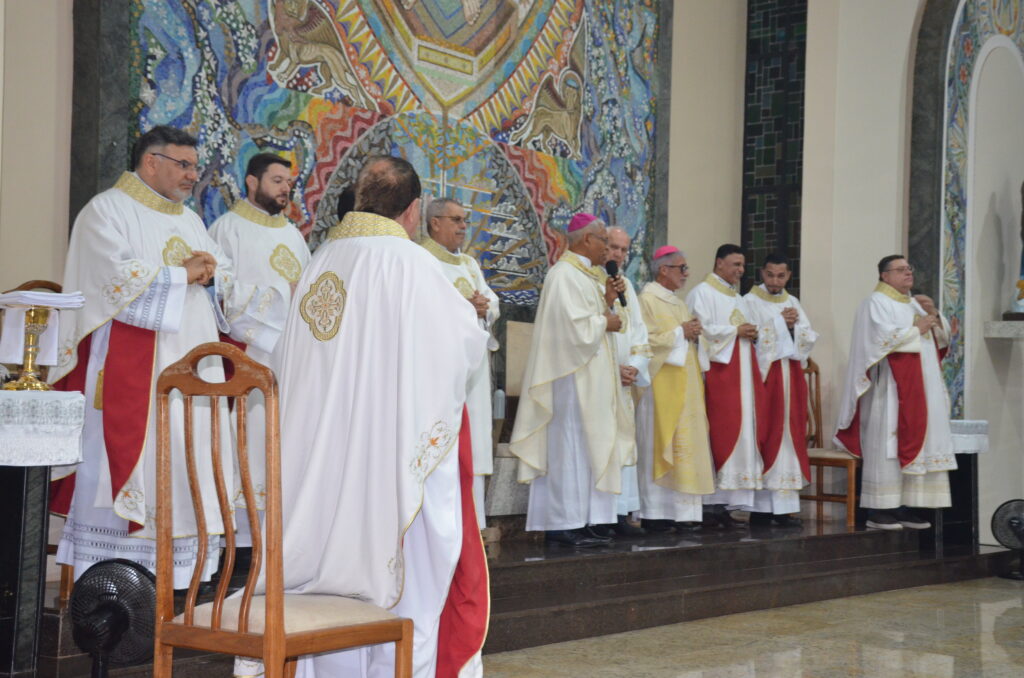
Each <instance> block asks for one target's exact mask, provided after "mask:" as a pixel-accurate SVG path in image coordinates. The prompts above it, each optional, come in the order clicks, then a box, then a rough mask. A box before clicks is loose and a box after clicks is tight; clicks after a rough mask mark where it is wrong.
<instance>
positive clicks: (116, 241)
mask: <svg viewBox="0 0 1024 678" xmlns="http://www.w3.org/2000/svg"><path fill="white" fill-rule="evenodd" d="M195 145H196V141H195V139H194V138H193V137H191V136H190V135H188V134H186V133H185V132H182V131H181V130H177V129H173V128H170V127H156V128H154V129H152V130H150V131H149V132H147V133H145V134H144V135H142V137H140V139H139V141H138V143H137V144H136V147H135V150H134V151H133V155H132V158H133V166H134V171H133V172H125V173H124V174H122V175H121V178H120V179H118V181H117V183H116V184H115V185H114V187H113V188H111V189H109V190H106V191H104V192H103V193H100V194H99V195H97V196H96V197H94V198H93V199H92V200H90V201H89V203H88V204H86V206H85V207H84V208H82V211H81V212H80V213H79V215H78V218H77V219H75V225H74V228H73V230H72V232H71V241H70V244H69V247H68V255H67V265H66V267H65V272H64V289H66V290H81V291H82V292H83V293H84V295H85V306H84V307H83V308H82V309H81V310H79V311H78V312H76V313H75V314H73V315H72V316H71V317H72V318H73V319H74V320H73V322H66V323H62V324H61V326H60V355H59V364H58V366H57V367H56V368H55V369H52V370H51V371H50V379H51V381H54V382H57V388H62V389H66V390H80V391H82V392H84V393H85V397H86V403H87V407H86V414H85V426H84V430H83V461H82V463H81V464H78V465H77V466H76V467H68V468H55V469H54V472H53V477H54V479H55V482H54V487H53V490H52V493H51V497H52V499H51V510H53V511H54V512H55V513H58V514H63V515H66V516H67V522H66V523H65V526H64V533H63V535H62V536H61V540H60V544H59V546H58V550H57V562H59V563H63V564H67V565H72V566H74V569H75V575H76V577H77V576H80V575H81V574H82V573H83V572H84V571H85V570H86V569H88V567H89V566H90V565H92V564H94V563H96V562H98V561H101V560H106V559H109V558H128V559H129V560H133V561H135V562H137V563H140V564H141V565H143V566H145V567H147V568H149V569H150V570H154V571H155V568H156V553H155V541H154V539H155V527H154V518H155V515H156V503H155V502H156V459H155V452H156V433H155V430H156V409H155V408H154V407H153V404H154V400H155V398H154V388H155V385H156V379H157V377H158V376H159V374H160V372H161V371H162V370H163V369H164V368H165V367H167V366H168V365H169V364H171V363H172V362H175V361H177V360H178V359H180V358H181V357H183V356H184V355H185V354H186V353H187V352H188V351H190V350H191V349H193V348H194V347H196V346H197V345H199V344H202V343H205V342H209V341H217V339H218V333H219V331H225V330H227V324H226V323H224V319H223V315H222V314H221V310H220V308H219V304H220V303H221V302H225V303H231V302H232V299H233V294H235V293H246V296H247V297H255V299H254V300H253V301H252V302H251V303H249V304H248V305H247V306H246V307H244V308H242V309H241V310H240V312H241V313H242V314H249V315H251V316H252V319H253V322H259V321H260V319H261V316H262V313H261V309H260V305H259V303H258V299H259V298H261V297H262V294H252V290H248V291H246V290H244V289H240V288H238V287H236V286H235V285H234V280H233V274H232V270H231V263H230V261H229V260H228V258H227V257H226V256H225V255H224V253H223V252H222V250H221V248H220V247H219V246H218V245H217V243H215V242H214V241H213V240H212V239H211V238H210V237H209V235H207V232H206V228H205V227H204V226H203V222H202V220H201V219H200V218H199V216H198V215H197V214H196V213H195V212H193V211H192V210H190V209H188V208H187V207H185V206H184V205H183V204H182V203H183V201H184V200H185V199H186V198H188V197H189V196H190V195H191V192H192V187H193V186H194V185H195V183H196V180H197V179H198V169H197V167H196V161H197V154H196V149H195ZM204 285H209V286H208V287H204ZM200 373H201V375H202V376H203V378H205V379H207V380H209V381H214V382H216V381H223V379H224V372H223V370H222V367H221V365H220V363H219V361H217V362H216V363H215V364H214V363H212V362H211V363H204V364H203V366H202V367H201V370H200ZM222 407H224V410H223V411H222V416H225V417H226V416H227V412H226V405H222ZM195 409H196V415H195V419H194V421H195V426H196V430H197V431H199V432H202V431H203V430H204V429H205V430H209V425H210V423H209V422H210V410H209V405H208V404H207V405H202V404H197V405H196V408H195ZM225 421H226V419H225ZM228 428H229V427H226V426H225V427H223V428H222V431H224V433H223V435H224V440H223V441H222V442H223V444H224V445H225V448H226V446H227V445H230V437H229V434H228V432H227V431H228ZM183 436H184V431H183V404H182V399H181V395H180V393H176V392H175V393H174V394H172V399H171V446H172V453H173V455H174V462H173V467H172V468H173V472H174V489H175V496H174V534H175V535H178V536H179V537H180V538H178V539H176V540H175V547H174V548H175V566H174V579H175V582H174V585H175V588H184V587H186V586H187V585H188V581H189V578H190V576H191V573H192V569H193V567H194V565H195V562H194V559H195V549H196V543H195V541H196V539H195V537H196V535H197V534H198V531H197V527H196V520H195V515H194V512H193V511H192V509H191V506H192V504H191V500H190V498H189V492H188V484H187V477H186V470H185V461H184V441H183ZM195 440H196V453H197V455H198V460H199V461H198V468H199V483H200V488H201V491H202V494H203V499H204V502H205V504H204V505H205V506H206V507H208V510H207V513H208V515H207V516H206V525H207V529H208V530H209V532H210V549H209V550H208V556H207V561H206V563H205V564H204V570H203V576H204V578H209V576H210V575H211V574H212V573H213V572H214V571H216V568H217V563H218V558H219V555H220V554H219V548H218V546H219V541H220V538H221V536H220V535H221V534H222V533H223V531H224V526H223V524H222V521H221V517H220V512H219V511H218V510H217V500H216V490H215V487H214V481H213V467H212V462H211V459H210V449H209V441H210V437H209V434H208V433H207V434H205V435H204V434H201V433H200V434H199V435H197V436H196V439H195ZM228 477H230V469H229V470H228Z"/></svg>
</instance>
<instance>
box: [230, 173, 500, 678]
mask: <svg viewBox="0 0 1024 678" xmlns="http://www.w3.org/2000/svg"><path fill="white" fill-rule="evenodd" d="M355 193H356V208H355V211H353V212H349V213H348V214H346V215H345V218H344V219H343V220H342V221H341V222H340V223H339V224H338V225H337V226H335V227H334V228H332V229H331V231H330V232H329V234H328V236H327V240H326V241H325V242H324V244H323V245H321V246H320V247H319V249H317V251H316V253H315V255H314V256H313V258H312V259H311V261H310V263H309V266H308V267H307V268H306V270H305V271H304V272H303V274H302V277H301V278H300V280H299V283H298V285H297V288H296V293H295V303H294V304H293V305H292V308H291V310H290V311H289V314H288V321H287V323H286V325H285V330H284V334H283V335H282V337H281V340H280V342H279V343H278V347H277V349H276V350H275V353H274V357H273V360H272V362H273V364H274V366H275V368H276V371H277V374H278V375H279V377H280V392H281V449H282V450H283V451H284V453H285V455H286V457H287V463H285V464H284V465H283V468H282V499H283V505H284V513H283V519H284V524H283V543H282V552H283V553H284V585H285V590H286V591H288V592H296V593H318V594H334V595H343V596H352V597H357V598H360V599H362V600H368V601H370V602H373V603H376V604H378V605H381V606H383V607H386V608H390V609H391V610H392V611H393V612H394V613H395V614H397V615H400V616H404V617H409V618H411V619H412V620H413V622H414V624H415V635H414V647H413V674H414V675H415V676H416V677H417V678H429V677H432V676H439V677H441V678H454V677H455V676H476V675H481V673H482V664H481V662H480V658H479V651H480V648H481V647H482V646H483V641H484V635H485V633H486V629H487V617H488V607H489V600H488V589H487V569H486V562H485V556H484V550H483V542H482V541H481V539H480V532H479V530H478V528H477V518H476V513H475V510H474V505H473V493H472V483H473V461H472V449H471V445H470V436H469V430H468V427H467V426H466V425H465V423H466V421H467V418H466V414H465V403H466V384H467V383H468V382H469V375H470V374H471V372H472V371H473V370H474V369H476V367H477V365H479V364H480V360H481V359H482V358H483V356H484V352H485V351H486V350H487V333H486V332H485V331H484V330H482V329H481V328H480V326H479V324H478V323H477V315H476V313H474V312H473V308H472V306H470V305H469V304H467V303H466V300H465V299H464V298H463V297H462V295H460V294H459V292H458V290H456V289H455V287H454V286H453V285H452V284H451V282H450V281H449V280H448V279H447V278H446V277H445V276H444V274H443V273H442V272H441V268H440V266H439V264H438V262H437V260H436V259H435V258H434V257H432V256H431V255H430V254H429V253H428V252H427V251H426V250H424V249H423V248H422V247H420V246H419V245H417V244H416V243H414V242H413V241H412V240H411V239H410V237H411V236H412V235H413V234H414V233H415V232H416V230H417V229H418V226H419V217H420V180H419V177H418V176H417V175H416V171H415V170H414V169H413V167H412V165H410V164H409V163H408V162H407V161H405V160H403V159H400V158H392V157H385V156H380V157H375V158H371V159H370V160H368V161H367V163H366V165H365V166H364V167H363V169H362V171H361V172H360V174H359V177H358V179H357V182H356V189H355ZM240 664H242V665H241V666H239V665H236V668H235V671H236V673H237V674H239V675H253V674H256V673H258V672H259V669H258V668H257V669H256V670H253V667H251V666H249V667H247V666H246V664H248V662H246V661H244V660H243V661H241V662H240ZM298 671H299V673H298V675H299V676H300V678H301V677H303V676H304V677H306V678H310V677H313V676H316V677H319V678H324V677H332V678H333V677H334V676H372V677H374V678H377V677H382V676H392V675H394V674H393V671H394V647H393V646H392V645H390V644H387V645H384V646H374V647H370V648H363V649H357V650H349V651H343V652H336V653H330V654H325V655H317V656H315V657H304V658H302V659H301V660H300V662H299V669H298Z"/></svg>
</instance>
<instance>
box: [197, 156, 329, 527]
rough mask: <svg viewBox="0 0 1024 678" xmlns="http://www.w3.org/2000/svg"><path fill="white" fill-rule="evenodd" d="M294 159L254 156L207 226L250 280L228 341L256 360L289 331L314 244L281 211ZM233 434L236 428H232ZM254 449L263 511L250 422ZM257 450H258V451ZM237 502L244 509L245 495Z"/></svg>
mask: <svg viewBox="0 0 1024 678" xmlns="http://www.w3.org/2000/svg"><path fill="white" fill-rule="evenodd" d="M290 168H291V163H290V162H289V161H288V160H286V159H285V158H282V157H281V156H279V155H275V154H273V153H257V154H256V155H254V156H253V157H251V158H250V159H249V162H248V164H247V165H246V170H245V190H246V197H245V198H243V199H241V200H239V201H237V202H236V203H235V204H234V205H233V206H232V207H231V210H230V211H228V212H226V213H225V214H223V215H221V217H220V218H219V219H217V220H216V221H215V222H213V224H212V225H211V226H210V237H211V238H213V239H214V241H216V242H217V244H218V245H220V246H221V249H223V250H224V252H225V253H226V254H227V256H228V258H229V259H231V262H232V264H233V265H234V271H235V280H236V284H238V285H240V286H242V285H244V286H245V289H246V290H247V292H248V293H249V295H250V298H246V297H245V295H242V294H238V295H235V296H234V297H233V298H232V300H231V301H230V302H229V303H228V304H226V305H225V315H226V316H227V321H228V324H229V325H230V326H231V331H230V333H229V334H228V335H227V336H226V337H222V339H224V340H225V341H229V342H231V343H233V344H235V345H236V346H238V347H239V348H241V349H242V350H243V351H245V353H246V355H248V356H249V357H250V358H252V359H253V360H255V361H257V362H259V363H261V364H263V365H269V364H270V353H271V352H272V351H273V350H274V346H276V345H277V340H278V338H279V337H280V336H281V331H282V330H283V329H284V322H285V319H286V318H287V317H288V307H289V305H290V304H291V299H292V289H293V288H294V287H295V284H296V283H297V282H298V281H299V276H300V275H302V269H303V268H305V266H306V264H307V263H309V247H308V246H307V245H306V240H305V238H303V237H302V234H301V233H299V230H298V229H297V228H296V227H295V225H294V224H293V223H291V222H290V221H288V219H287V218H286V217H285V216H284V214H283V210H284V209H285V208H286V207H288V203H289V201H290V195H291V190H292V185H291V169H290ZM257 292H259V294H260V295H261V296H260V297H259V298H258V299H256V300H255V302H256V304H257V305H258V306H259V307H260V308H261V309H262V310H263V312H262V314H261V317H260V318H258V319H257V318H254V317H253V316H252V315H250V314H247V313H246V312H245V309H246V308H247V307H248V306H249V305H250V304H251V303H253V301H254V300H253V299H252V298H251V296H252V295H255V294H256V293H257ZM246 402H247V405H248V407H247V409H248V411H249V414H248V416H249V421H250V422H262V421H263V394H262V393H260V392H259V391H254V392H253V393H251V394H250V395H249V398H248V399H247V400H246ZM231 430H232V434H233V433H234V427H231ZM248 435H249V445H248V447H249V451H250V452H249V454H250V462H249V463H250V472H251V473H252V474H253V487H255V488H256V495H257V497H258V503H259V505H258V506H257V508H258V509H259V510H261V511H262V510H263V509H264V506H263V502H262V498H263V497H264V495H265V487H264V479H263V473H264V465H263V454H262V450H263V445H264V430H263V427H262V426H255V425H250V427H249V429H248ZM254 453H255V454H254ZM235 505H236V506H237V507H238V508H239V509H244V508H245V500H244V499H243V498H242V496H241V493H238V495H237V496H236V497H235ZM235 519H236V521H237V529H238V541H237V542H236V543H237V544H238V545H239V546H250V545H251V544H252V541H251V538H250V534H249V519H248V514H247V513H246V512H245V511H244V510H239V511H237V512H236V514H235Z"/></svg>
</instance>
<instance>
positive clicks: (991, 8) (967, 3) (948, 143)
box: [941, 0, 1024, 417]
mask: <svg viewBox="0 0 1024 678" xmlns="http://www.w3.org/2000/svg"><path fill="white" fill-rule="evenodd" d="M995 36H1005V38H1009V39H1010V40H1012V41H1013V42H1014V44H1016V45H1017V47H1018V48H1019V49H1021V51H1022V52H1024V8H1022V7H1021V4H1020V3H1019V2H1015V1H1014V0H963V2H962V3H961V6H960V9H959V12H958V16H957V19H956V21H955V22H954V24H953V32H952V40H951V42H950V49H949V56H948V66H947V69H946V114H945V132H946V134H945V137H946V140H945V149H944V160H943V164H944V170H943V181H942V186H943V208H942V264H941V265H942V283H941V295H942V311H943V313H944V314H945V315H946V317H947V318H949V320H950V323H951V325H952V329H953V343H952V345H951V346H950V350H949V353H948V354H947V356H946V359H945V360H944V361H943V371H944V372H945V376H946V383H947V385H948V387H949V395H950V398H951V400H952V407H953V416H954V417H961V416H963V408H964V344H963V342H964V337H963V333H962V331H961V327H960V321H961V320H962V319H963V317H964V298H965V296H966V295H965V279H964V265H965V262H966V252H967V249H966V248H967V242H966V226H967V176H968V167H967V160H968V135H969V130H970V116H971V110H970V92H971V81H972V80H973V78H974V76H975V66H976V65H977V57H978V55H979V54H980V53H981V51H982V48H983V46H984V45H985V43H986V42H987V41H988V40H989V39H990V38H993V37H995ZM1005 38H1003V39H1005Z"/></svg>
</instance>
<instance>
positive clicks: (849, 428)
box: [835, 254, 956, 530]
mask: <svg viewBox="0 0 1024 678" xmlns="http://www.w3.org/2000/svg"><path fill="white" fill-rule="evenodd" d="M878 278H879V281H878V284H877V286H876V287H875V291H874V292H873V293H872V294H871V296H869V297H868V298H867V299H865V300H864V301H863V302H861V305H860V307H859V308H858V309H857V315H856V317H855V318H854V322H853V338H852V341H851V344H850V363H849V366H848V367H847V371H846V384H845V386H844V388H843V393H842V398H841V399H840V401H839V420H838V422H837V426H836V428H837V431H836V435H835V443H836V444H837V445H839V446H840V447H842V448H843V449H845V450H848V451H849V452H850V453H852V454H855V455H857V456H858V457H862V458H863V460H864V470H863V473H862V486H861V495H860V505H861V506H863V507H864V508H867V509H870V510H869V511H868V522H867V525H868V527H872V528H876V529H885V530H898V529H901V528H904V527H908V528H914V529H925V528H928V527H930V526H931V523H929V522H928V521H927V520H925V519H924V518H923V517H921V516H919V515H917V514H916V513H915V512H914V511H912V510H911V509H910V508H909V507H922V508H942V507H946V506H950V505H951V501H952V500H951V497H950V491H949V474H948V471H951V470H953V469H955V468H956V457H955V456H954V451H953V440H952V435H951V433H950V428H949V410H950V406H949V395H948V393H947V392H946V384H945V382H944V381H943V379H942V369H941V366H940V364H939V363H940V361H941V359H942V357H943V356H944V355H945V351H946V349H947V348H948V346H949V336H950V331H949V324H948V322H947V321H946V319H945V318H944V317H942V315H940V314H939V312H938V310H936V308H935V304H934V303H932V300H931V299H929V298H928V297H926V296H924V295H919V296H916V297H914V296H910V291H911V288H912V287H913V286H914V269H913V267H912V266H911V265H910V263H909V262H908V261H907V260H906V258H905V257H903V256H902V255H898V254H893V255H890V256H887V257H885V258H883V259H882V260H881V261H880V262H879V263H878Z"/></svg>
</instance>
